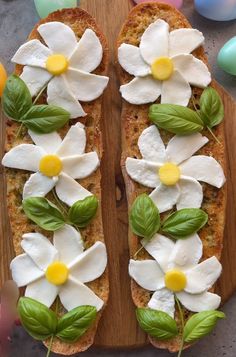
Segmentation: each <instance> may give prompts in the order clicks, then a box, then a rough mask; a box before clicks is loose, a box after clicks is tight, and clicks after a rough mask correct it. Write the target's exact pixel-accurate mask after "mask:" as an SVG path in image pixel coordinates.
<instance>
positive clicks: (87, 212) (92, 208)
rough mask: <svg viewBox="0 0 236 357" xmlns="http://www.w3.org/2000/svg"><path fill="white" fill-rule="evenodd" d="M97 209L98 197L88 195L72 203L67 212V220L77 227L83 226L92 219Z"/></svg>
mask: <svg viewBox="0 0 236 357" xmlns="http://www.w3.org/2000/svg"><path fill="white" fill-rule="evenodd" d="M97 209H98V199H97V198H96V196H88V197H86V198H85V199H84V200H81V201H77V202H75V203H74V204H73V206H72V207H71V208H70V210H69V213H68V216H69V220H70V222H71V223H73V224H75V225H76V226H78V227H79V228H84V227H86V226H87V225H88V224H89V223H90V221H91V220H92V219H93V217H94V216H95V214H96V212H97Z"/></svg>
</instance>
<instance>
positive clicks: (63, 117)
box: [22, 105, 70, 134]
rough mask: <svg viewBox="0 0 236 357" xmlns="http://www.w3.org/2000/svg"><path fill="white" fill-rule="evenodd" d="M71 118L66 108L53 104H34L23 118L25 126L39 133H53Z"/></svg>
mask: <svg viewBox="0 0 236 357" xmlns="http://www.w3.org/2000/svg"><path fill="white" fill-rule="evenodd" d="M69 119H70V114H69V112H67V111H66V110H65V109H62V108H59V107H55V106H52V105H34V106H33V107H31V108H30V109H29V111H28V112H27V113H26V114H25V115H24V117H23V118H22V122H23V123H24V124H25V126H26V127H27V128H28V129H30V130H32V131H34V132H35V133H38V134H46V133H51V132H52V131H56V130H58V129H60V128H62V127H63V126H64V125H65V124H66V123H67V122H68V120H69Z"/></svg>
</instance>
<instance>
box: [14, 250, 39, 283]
mask: <svg viewBox="0 0 236 357" xmlns="http://www.w3.org/2000/svg"><path fill="white" fill-rule="evenodd" d="M10 269H11V274H12V279H13V280H14V281H15V283H16V285H17V286H18V287H19V288H20V287H22V286H25V285H27V284H30V283H32V282H33V281H37V280H38V279H40V278H42V277H43V276H44V272H43V270H41V269H39V268H38V267H37V265H35V263H34V262H33V260H32V259H30V257H29V256H28V255H27V254H21V255H18V256H17V257H15V258H14V259H13V260H12V262H11V264H10Z"/></svg>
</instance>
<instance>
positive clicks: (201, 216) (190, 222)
mask: <svg viewBox="0 0 236 357" xmlns="http://www.w3.org/2000/svg"><path fill="white" fill-rule="evenodd" d="M207 221H208V215H207V213H206V212H204V211H203V210H201V209H199V208H184V209H181V210H179V211H177V212H174V213H172V214H171V215H170V216H169V217H168V218H167V219H166V220H165V221H164V222H163V223H162V231H163V233H166V234H168V235H169V236H171V237H172V238H174V239H182V238H186V237H188V236H190V235H191V234H193V233H196V232H198V231H199V230H200V229H201V228H202V227H203V226H204V225H205V224H206V223H207Z"/></svg>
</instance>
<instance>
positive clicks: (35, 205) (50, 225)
mask: <svg viewBox="0 0 236 357" xmlns="http://www.w3.org/2000/svg"><path fill="white" fill-rule="evenodd" d="M22 206H23V209H24V211H25V214H26V215H27V217H28V218H30V219H31V220H32V221H33V222H35V223H36V224H37V225H38V226H39V227H41V228H43V229H45V230H46V231H56V230H57V229H60V228H61V227H63V226H64V224H65V219H64V217H63V214H62V213H61V211H59V209H58V208H57V207H56V206H55V205H54V204H53V203H52V202H50V201H48V200H47V199H46V198H44V197H29V198H26V199H25V200H23V202H22Z"/></svg>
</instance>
